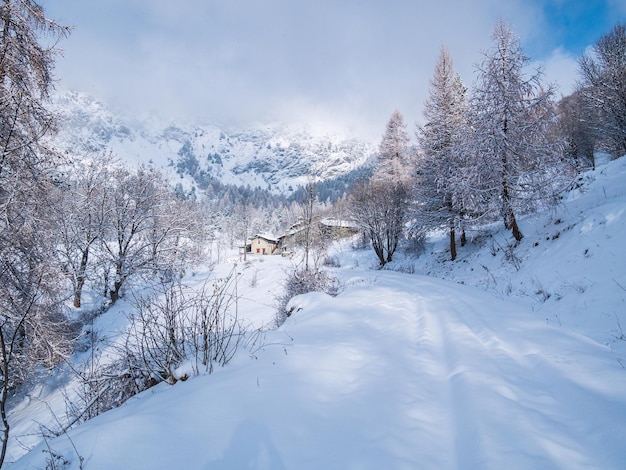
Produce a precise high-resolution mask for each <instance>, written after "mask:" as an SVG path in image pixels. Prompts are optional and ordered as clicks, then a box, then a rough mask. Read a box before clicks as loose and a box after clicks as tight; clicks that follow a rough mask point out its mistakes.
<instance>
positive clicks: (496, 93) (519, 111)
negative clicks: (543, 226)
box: [461, 21, 562, 241]
mask: <svg viewBox="0 0 626 470" xmlns="http://www.w3.org/2000/svg"><path fill="white" fill-rule="evenodd" d="M492 39H493V42H494V46H493V47H492V48H491V49H490V50H488V51H487V52H486V53H485V54H484V59H483V61H482V63H481V64H480V65H479V66H478V80H477V84H476V87H475V89H474V93H473V99H472V103H471V105H472V117H471V129H472V132H471V138H470V139H469V141H468V144H469V145H468V146H467V147H466V152H467V155H466V157H465V158H466V162H465V168H464V172H465V175H464V176H463V177H464V178H465V181H464V182H462V183H461V184H464V185H465V186H466V188H467V187H469V188H470V189H468V191H469V190H471V192H473V197H474V199H475V201H476V204H475V205H474V208H475V209H476V210H479V209H480V207H479V206H482V207H483V208H484V209H485V210H490V209H493V208H495V207H497V210H498V211H499V213H500V217H502V219H503V220H504V225H505V227H506V228H507V229H510V230H511V232H512V234H513V236H514V237H515V240H517V241H520V240H521V239H522V237H523V235H522V232H521V230H520V228H519V225H518V222H517V217H516V212H519V211H521V212H528V211H531V210H533V209H535V208H536V207H537V206H538V205H539V204H540V203H541V202H544V201H547V200H550V199H551V198H553V197H554V191H553V190H554V184H553V182H554V178H555V177H556V176H558V175H559V174H560V173H561V171H560V169H559V163H560V162H559V157H560V155H561V150H562V148H561V145H560V143H558V142H554V141H552V140H551V132H550V131H551V126H552V125H553V122H554V121H555V112H554V104H553V102H552V96H553V94H554V87H553V86H551V85H549V86H547V87H546V86H544V85H543V84H542V81H541V78H542V73H541V70H537V71H536V73H535V74H533V75H531V76H530V77H526V75H525V73H524V67H525V66H526V65H527V64H528V62H529V59H528V57H526V56H525V55H524V53H523V52H522V49H521V46H520V44H519V40H518V39H517V38H516V37H515V35H514V34H513V32H512V31H511V29H510V28H509V27H508V26H507V25H506V24H505V23H504V22H502V21H500V22H499V23H498V24H497V25H496V27H495V29H494V32H493V34H492Z"/></svg>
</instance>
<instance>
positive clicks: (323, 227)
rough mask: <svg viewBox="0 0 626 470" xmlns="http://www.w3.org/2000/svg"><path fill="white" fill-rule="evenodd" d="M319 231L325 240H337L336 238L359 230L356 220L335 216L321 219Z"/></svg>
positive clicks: (354, 233) (350, 234)
mask: <svg viewBox="0 0 626 470" xmlns="http://www.w3.org/2000/svg"><path fill="white" fill-rule="evenodd" d="M319 228H320V233H321V234H322V236H323V237H324V238H326V239H327V240H328V239H330V240H337V239H338V238H345V237H351V236H352V235H356V234H357V233H359V232H360V228H359V226H358V225H357V223H356V222H353V221H351V220H341V219H335V218H326V219H321V220H320V222H319Z"/></svg>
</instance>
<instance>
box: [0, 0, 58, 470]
mask: <svg viewBox="0 0 626 470" xmlns="http://www.w3.org/2000/svg"><path fill="white" fill-rule="evenodd" d="M0 28H1V31H0V426H2V429H0V440H1V448H0V466H1V465H2V464H3V462H4V460H5V457H6V451H7V442H8V438H9V431H10V426H9V420H8V415H7V398H8V396H9V393H10V391H11V390H12V389H14V388H15V387H17V386H19V385H20V383H21V381H23V380H24V379H25V378H26V377H28V374H29V372H31V371H32V370H33V368H34V367H36V366H38V365H39V366H41V365H44V366H48V367H51V366H53V365H54V364H55V363H56V362H57V361H58V360H59V357H60V356H62V355H64V354H67V353H68V351H69V348H68V342H67V341H66V336H65V334H64V331H65V327H66V325H67V322H66V320H65V316H64V315H63V312H62V310H61V307H60V305H61V304H60V298H59V297H60V296H59V285H58V282H57V277H56V276H57V275H58V273H57V272H56V267H57V265H56V263H55V262H54V249H53V248H54V237H53V234H52V232H51V230H50V228H51V224H50V220H49V214H48V213H47V212H48V211H46V207H47V206H48V204H47V202H48V196H49V194H50V188H51V187H52V185H53V184H54V179H53V178H52V176H53V175H54V172H55V166H56V163H57V161H56V160H55V155H54V153H53V152H51V151H49V150H48V149H47V148H46V146H45V145H44V140H43V139H44V137H45V136H46V135H47V134H49V133H50V132H52V131H53V130H54V116H53V115H52V114H51V113H50V112H49V111H48V109H47V108H46V105H47V104H48V101H49V93H50V91H51V88H52V68H53V64H54V56H55V53H56V50H55V48H54V47H45V46H43V45H42V44H41V42H40V41H41V40H42V39H43V38H44V37H45V38H46V40H51V41H52V43H53V44H55V43H56V42H57V41H58V40H60V39H61V38H62V37H64V36H66V35H67V34H68V32H69V30H68V29H67V28H66V27H63V26H60V25H59V24H57V23H55V22H54V21H51V20H49V19H48V18H46V17H45V15H44V12H43V9H42V7H41V6H40V5H39V4H38V3H37V2H34V1H31V0H3V1H2V2H0Z"/></svg>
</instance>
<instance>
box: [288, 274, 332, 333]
mask: <svg viewBox="0 0 626 470" xmlns="http://www.w3.org/2000/svg"><path fill="white" fill-rule="evenodd" d="M339 291H340V285H339V281H338V279H337V278H336V277H333V276H330V275H329V274H328V273H326V272H325V271H322V270H320V269H317V268H316V269H309V270H306V269H294V270H293V272H292V273H291V274H290V275H289V276H287V279H286V281H285V290H284V291H283V294H282V295H281V296H280V297H278V299H277V301H278V308H277V311H276V326H280V325H282V324H283V323H284V322H285V320H287V318H289V317H290V316H291V314H292V311H290V310H287V304H288V303H289V301H290V300H291V299H292V298H293V297H295V296H296V295H300V294H306V293H307V292H326V293H327V294H329V295H332V296H335V295H337V294H338V293H339Z"/></svg>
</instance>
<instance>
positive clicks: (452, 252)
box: [450, 222, 456, 261]
mask: <svg viewBox="0 0 626 470" xmlns="http://www.w3.org/2000/svg"><path fill="white" fill-rule="evenodd" d="M455 238H456V236H455V231H454V222H452V223H451V224H450V260H451V261H454V260H455V259H456V240H455Z"/></svg>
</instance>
